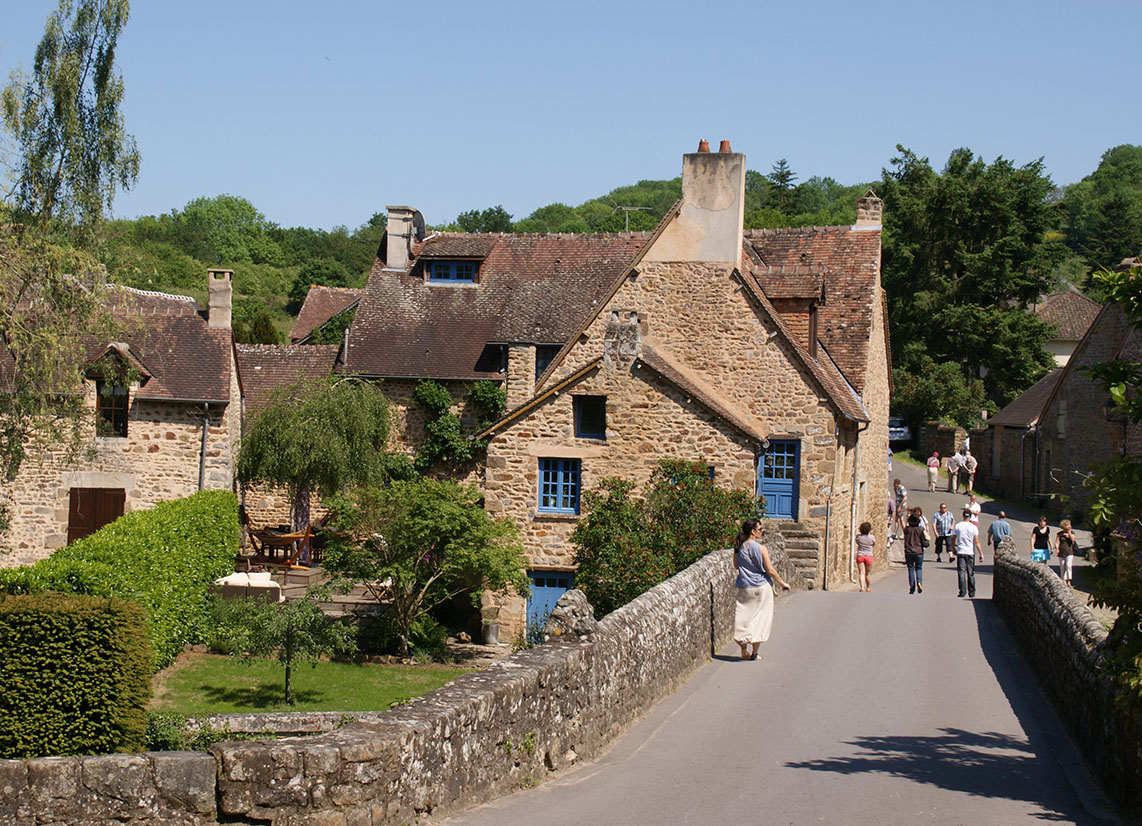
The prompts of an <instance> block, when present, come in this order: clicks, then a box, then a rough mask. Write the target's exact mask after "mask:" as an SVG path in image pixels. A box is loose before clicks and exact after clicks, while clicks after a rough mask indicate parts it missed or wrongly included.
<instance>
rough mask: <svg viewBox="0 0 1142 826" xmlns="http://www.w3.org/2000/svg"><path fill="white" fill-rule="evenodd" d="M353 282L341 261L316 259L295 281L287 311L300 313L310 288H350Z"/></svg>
mask: <svg viewBox="0 0 1142 826" xmlns="http://www.w3.org/2000/svg"><path fill="white" fill-rule="evenodd" d="M353 280H354V279H353V276H352V275H351V274H350V272H349V270H348V268H347V267H346V266H345V265H344V264H342V263H341V262H340V261H337V260H335V259H332V258H316V259H314V260H312V261H307V262H306V263H305V264H304V265H302V268H301V270H300V271H299V272H298V274H297V278H295V279H294V282H293V286H292V287H290V290H289V301H288V302H287V303H286V310H287V311H288V312H290V313H292V314H294V315H297V313H298V311H300V310H301V305H302V304H303V303H304V302H305V297H306V296H307V295H309V288H310V287H313V286H318V285H320V286H322V287H348V286H349V285H350V284H351V283H352V281H353Z"/></svg>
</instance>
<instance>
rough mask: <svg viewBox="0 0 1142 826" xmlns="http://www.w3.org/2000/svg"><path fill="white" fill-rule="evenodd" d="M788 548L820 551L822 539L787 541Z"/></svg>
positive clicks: (787, 539)
mask: <svg viewBox="0 0 1142 826" xmlns="http://www.w3.org/2000/svg"><path fill="white" fill-rule="evenodd" d="M785 547H786V548H813V549H814V550H819V549H820V547H821V539H820V537H816V536H814V537H805V538H804V539H789V538H788V537H787V538H786V539H785Z"/></svg>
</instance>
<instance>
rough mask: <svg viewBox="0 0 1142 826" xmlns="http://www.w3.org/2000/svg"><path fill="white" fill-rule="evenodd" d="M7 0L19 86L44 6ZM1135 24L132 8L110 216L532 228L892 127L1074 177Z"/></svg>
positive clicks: (854, 175)
mask: <svg viewBox="0 0 1142 826" xmlns="http://www.w3.org/2000/svg"><path fill="white" fill-rule="evenodd" d="M4 5H5V8H4V12H3V15H2V22H0V72H2V73H3V75H4V76H7V73H8V72H9V71H10V70H11V69H13V68H16V67H18V66H23V67H24V68H25V69H29V70H30V67H31V61H32V56H33V53H34V51H35V47H36V44H37V43H38V42H39V40H40V37H41V36H42V33H43V24H44V20H45V19H46V17H47V15H48V13H49V12H50V11H51V10H52V9H54V8H55V6H56V3H55V2H52V0H9V2H7V3H5V4H4ZM1140 24H1142V2H1139V0H1122V2H1110V1H1109V0H1085V2H1081V3H1080V2H1077V0H1067V1H1066V2H1060V0H1037V1H1036V2H1031V1H1030V0H1028V1H1027V2H1015V1H1014V0H991V2H976V0H960V2H957V3H933V2H927V1H926V0H907V1H905V0H900V1H899V2H898V1H897V0H866V2H863V3H862V2H859V0H857V2H852V1H851V0H850V1H849V2H831V0H830V1H829V2H825V1H824V0H820V1H817V0H800V1H798V0H793V1H792V2H790V0H784V1H783V2H780V3H773V2H762V0H757V1H756V2H752V3H751V2H738V1H737V0H713V1H712V2H696V1H695V0H688V1H687V2H674V1H673V0H663V2H633V1H629V0H610V2H596V1H595V0H575V1H574V2H567V0H564V2H560V3H546V2H542V0H538V1H537V0H532V2H498V1H497V0H487V1H486V2H471V0H469V1H468V2H451V0H440V1H439V2H432V3H426V2H415V0H404V2H391V0H376V2H339V0H324V2H320V3H319V2H313V0H309V1H308V2H293V0H277V2H264V1H263V0H135V2H134V3H133V4H132V8H131V19H130V22H129V23H128V25H127V28H126V30H125V31H124V33H123V35H122V37H121V38H120V44H119V51H118V61H119V66H120V68H121V70H122V73H123V77H124V81H125V83H126V98H125V101H124V113H125V116H126V120H127V129H128V131H129V132H131V133H132V134H133V135H134V136H135V138H136V140H137V141H138V145H139V150H140V153H141V154H142V160H143V163H142V171H141V174H140V177H139V181H138V184H137V185H136V187H135V188H134V189H133V190H132V191H131V192H129V193H126V194H121V195H120V196H119V197H118V198H117V200H116V202H115V212H116V215H118V216H120V217H134V216H137V215H147V214H157V213H162V212H167V211H169V210H171V209H174V208H181V207H182V206H183V205H185V204H186V203H187V202H188V201H190V200H192V199H193V198H196V197H199V196H203V195H206V196H213V195H218V194H221V193H229V194H232V195H240V196H242V197H245V198H247V199H249V200H250V201H251V202H253V203H254V205H255V206H257V207H258V209H260V210H261V211H262V212H263V213H265V215H266V216H267V217H268V218H269V219H270V220H272V221H275V222H277V223H279V224H282V225H283V226H308V227H322V228H325V229H329V228H331V227H333V226H335V225H338V224H344V225H347V226H349V227H350V228H352V227H355V226H358V225H360V224H362V223H364V222H365V221H366V220H367V219H368V218H369V216H370V215H372V214H373V213H374V212H378V211H383V210H384V208H385V205H386V204H408V205H411V206H414V207H416V208H418V209H420V210H421V211H422V212H423V213H424V215H425V219H426V220H427V221H428V222H429V223H430V224H439V223H444V222H447V221H449V220H451V219H453V218H454V217H455V216H456V215H457V214H458V213H460V212H463V211H465V210H468V209H474V208H481V209H482V208H484V207H488V206H494V205H496V204H502V205H503V206H504V208H505V209H507V210H508V212H510V213H512V214H513V216H514V217H515V218H517V219H519V218H522V217H524V216H526V215H528V214H529V213H530V212H532V211H533V210H534V209H536V208H537V207H539V206H542V205H544V204H547V203H551V202H554V201H562V202H564V203H567V204H572V205H574V204H579V203H582V202H583V201H585V200H587V199H589V198H592V197H595V196H598V195H603V194H605V193H606V192H608V191H610V190H611V189H613V188H615V187H617V186H622V185H625V184H630V183H634V182H636V181H638V180H640V179H647V178H649V179H661V178H672V177H675V176H677V175H678V174H679V173H680V170H681V156H682V154H683V153H686V152H693V151H694V150H695V149H696V148H697V145H698V141H699V139H701V138H706V139H708V140H709V141H710V142H711V143H712V144H713V146H714V148H715V149H716V148H717V141H720V140H721V139H723V138H728V139H730V140H731V142H732V145H733V149H734V151H736V152H743V153H745V155H746V158H747V163H748V165H749V167H750V168H751V169H756V170H758V171H760V172H763V173H765V172H768V171H769V170H770V168H771V166H772V164H773V163H774V162H775V161H776V160H777V159H779V158H786V159H787V160H788V162H789V166H790V167H791V168H792V169H793V171H794V172H796V173H797V174H798V175H799V177H800V178H801V179H804V178H806V177H809V176H811V175H820V176H832V177H833V178H835V179H836V180H838V181H839V182H840V183H842V184H855V183H860V182H866V181H871V180H875V179H877V178H879V177H880V171H881V168H882V167H884V166H887V165H888V163H889V160H890V159H891V158H892V157H893V154H894V150H895V146H896V144H898V143H900V144H903V145H904V146H906V147H908V148H910V149H912V150H913V151H914V152H916V153H917V154H918V155H921V156H927V157H928V158H930V159H931V161H932V163H933V165H934V166H936V167H937V168H940V167H942V166H943V164H944V161H946V160H947V157H948V153H949V152H950V151H951V150H953V149H955V148H957V147H961V146H965V147H968V148H970V149H972V150H973V151H975V152H976V153H977V154H980V155H982V156H983V157H984V158H985V159H987V160H988V161H991V160H994V159H995V158H996V157H997V156H1000V155H1002V156H1004V157H1006V158H1009V159H1011V160H1013V161H1015V162H1016V163H1017V164H1023V163H1027V162H1030V161H1033V160H1035V159H1036V158H1039V157H1042V158H1043V159H1044V162H1045V164H1046V168H1047V170H1048V172H1049V173H1050V175H1051V177H1052V179H1053V180H1054V181H1055V183H1057V184H1067V183H1073V182H1075V181H1077V180H1080V179H1081V178H1082V177H1083V176H1085V175H1087V174H1089V173H1090V172H1091V171H1093V170H1094V169H1095V167H1096V166H1097V165H1098V160H1099V157H1100V156H1101V155H1102V153H1103V152H1104V151H1106V150H1107V149H1108V148H1110V147H1112V146H1116V145H1118V144H1122V143H1142V107H1140V106H1139V88H1140V87H1139V70H1138V60H1137V54H1136V49H1135V48H1134V47H1133V46H1132V45H1131V41H1132V40H1133V39H1135V38H1136V35H1137V33H1138V31H1139V30H1140V29H1142V26H1140Z"/></svg>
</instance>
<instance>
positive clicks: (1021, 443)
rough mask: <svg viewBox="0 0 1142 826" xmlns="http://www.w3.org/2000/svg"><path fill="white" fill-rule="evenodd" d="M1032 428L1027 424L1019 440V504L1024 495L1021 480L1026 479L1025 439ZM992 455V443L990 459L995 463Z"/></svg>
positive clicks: (993, 445) (993, 449) (993, 447)
mask: <svg viewBox="0 0 1142 826" xmlns="http://www.w3.org/2000/svg"><path fill="white" fill-rule="evenodd" d="M1032 427H1034V425H1030V424H1029V425H1027V427H1025V428H1023V438H1022V439H1020V440H1019V501H1020V502H1022V501H1023V493H1024V488H1025V485H1024V484H1023V480H1024V479H1026V478H1027V476H1026V467H1027V437H1028V436H1030V435H1031V428H1032ZM994 453H995V444H994V442H993V444H992V454H993V455H992V457H991V461H992V462H994V461H995V455H994Z"/></svg>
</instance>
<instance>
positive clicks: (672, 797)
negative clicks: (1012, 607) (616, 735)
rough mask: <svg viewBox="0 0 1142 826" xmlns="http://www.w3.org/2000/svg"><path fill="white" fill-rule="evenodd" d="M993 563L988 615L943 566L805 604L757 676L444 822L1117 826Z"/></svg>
mask: <svg viewBox="0 0 1142 826" xmlns="http://www.w3.org/2000/svg"><path fill="white" fill-rule="evenodd" d="M896 470H897V471H898V473H897V475H900V474H899V471H901V470H902V467H901V465H900V463H897V468H896ZM912 470H913V471H914V472H915V473H916V474H920V476H919V485H918V486H919V487H921V488H926V483H924V482H923V476H922V474H923V471H922V470H919V469H912ZM902 478H903V477H902ZM910 487H912V485H911V484H910ZM927 496H928V494H927V492H926V490H923V491H922V497H927ZM944 496H945V498H947V494H946V493H945V494H944ZM922 497H917V499H920V498H922ZM910 498H911V494H910ZM921 504H923V503H921ZM936 504H938V497H937V502H936ZM948 504H949V506H951V505H952V501H949V502H948ZM957 504H962V503H959V502H958V499H957ZM925 512H926V513H927V512H930V508H929V507H928V506H925ZM987 524H988V522H987V520H986V518H985V521H984V529H986V525H987ZM991 562H992V557H991V553H990V551H988V552H987V564H985V565H982V566H980V567H979V568H978V569H977V570H978V579H979V582H978V589H977V597H976V599H975V600H968V599H958V598H957V597H956V589H957V586H956V581H955V571H954V569H953V568H952V567H951V566H950V565H948V564H947V563H944V564H937V563H935V562H932V561H931V557H929V561H928V563H927V564H926V565H925V569H924V575H925V580H924V581H925V589H924V593H923V594H919V595H916V596H909V594H908V582H907V576H906V574H905V573H904V572H903V570H895V571H893V572H891V573H889V574H887V575H883V576H881V577H880V578H879V579H877V580H876V581H875V582H874V585H873V589H872V591H871V593H867V594H862V593H859V592H857V591H855V590H845V591H832V592H805V593H797V594H794V595H793V596H792V597H791V598H790V599H789V600H788V601H786V602H785V603H784V604H783V605H782V607H781V608H779V609H778V612H777V616H776V618H775V621H774V631H773V636H772V637H771V639H770V641H769V642H768V643H767V644H765V645H763V646H762V655H763V658H762V659H761V660H760V661H757V662H742V661H739V660H738V659H737V657H736V650H737V649H736V646H731V648H729V649H727V650H726V651H725V652H723V654H722V655H720V656H719V657H718V658H717V659H715V660H714V661H712V662H711V663H710V664H709V665H707V666H705V667H704V668H702V669H701V670H699V671H698V672H697V673H696V674H695V676H694V677H692V678H691V679H690V681H689V682H688V683H687V684H686V685H684V686H683V687H682V688H681V689H680V690H679V691H678V692H677V693H676V694H675V695H674V696H672V697H671V698H669V699H668V700H666V701H664V702H663V703H661V704H660V705H659V706H658V707H656V708H654V709H653V710H651V711H650V712H649V714H648V715H647V717H645V718H644V719H643V720H642V721H641V722H640V723H638V724H637V725H636V726H634V727H632V729H631V730H630V731H629V732H628V733H627V734H626V735H625V736H624V737H622V738H621V739H620V740H619V741H618V742H617V743H616V744H615V745H614V746H613V747H612V748H611V750H610V751H609V752H608V753H607V754H606V755H604V756H603V757H601V758H599V759H597V760H595V761H593V762H591V763H589V764H586V765H581V766H578V767H576V768H574V769H571V770H569V771H566V772H564V773H561V774H559V775H555V776H552V777H550V778H548V779H547V781H546V782H544V783H542V784H541V785H540V786H538V787H537V788H534V789H530V790H526V791H520V792H517V793H516V794H513V795H510V796H508V797H505V798H501V799H500V800H498V801H495V802H493V803H490V804H486V805H484V806H480V807H477V808H474V809H470V810H468V811H466V812H464V813H461V814H459V815H456V816H454V817H452V818H450V819H447V820H443V821H436V822H439V823H445V824H449V826H458V825H459V824H464V825H465V826H479V825H480V824H488V826H491V825H492V824H494V825H495V826H514V825H515V824H521V826H522V824H544V826H556V824H569V826H570V825H571V824H573V825H574V826H581V825H582V824H588V825H590V824H655V826H667V825H668V824H707V823H719V822H725V823H733V824H877V826H883V825H884V824H910V825H911V824H919V823H923V824H987V825H988V826H991V825H992V824H1016V823H1020V824H1022V823H1033V822H1036V821H1040V822H1042V821H1050V822H1054V823H1076V824H1107V823H1116V822H1117V821H1116V820H1115V816H1114V813H1113V809H1112V807H1111V806H1110V805H1109V804H1108V803H1107V801H1106V799H1105V798H1104V796H1103V795H1102V792H1101V791H1100V790H1099V788H1098V787H1097V785H1096V784H1095V783H1094V782H1093V781H1092V779H1091V777H1090V776H1089V774H1088V772H1087V770H1086V767H1085V765H1084V764H1083V762H1082V759H1081V758H1080V757H1079V755H1078V753H1077V751H1076V750H1075V749H1074V747H1073V745H1072V744H1071V742H1070V740H1069V739H1068V737H1067V736H1066V734H1065V733H1064V732H1063V730H1062V729H1061V727H1060V725H1059V722H1058V718H1057V716H1056V714H1055V712H1054V711H1053V709H1052V708H1051V706H1050V705H1049V704H1048V702H1047V701H1046V699H1045V698H1044V696H1043V694H1042V692H1041V691H1040V690H1039V688H1038V686H1037V685H1036V683H1035V682H1034V679H1033V678H1032V676H1031V674H1030V672H1029V671H1028V670H1027V668H1026V666H1025V664H1024V663H1023V662H1022V660H1021V659H1020V658H1019V655H1018V654H1017V653H1016V651H1015V649H1014V645H1013V643H1012V641H1011V638H1010V637H1009V636H1008V634H1007V631H1006V628H1005V627H1004V625H1003V622H1002V621H1001V620H1000V619H999V617H998V616H997V614H996V612H995V610H994V609H993V606H992V604H991V601H990V596H991Z"/></svg>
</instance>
